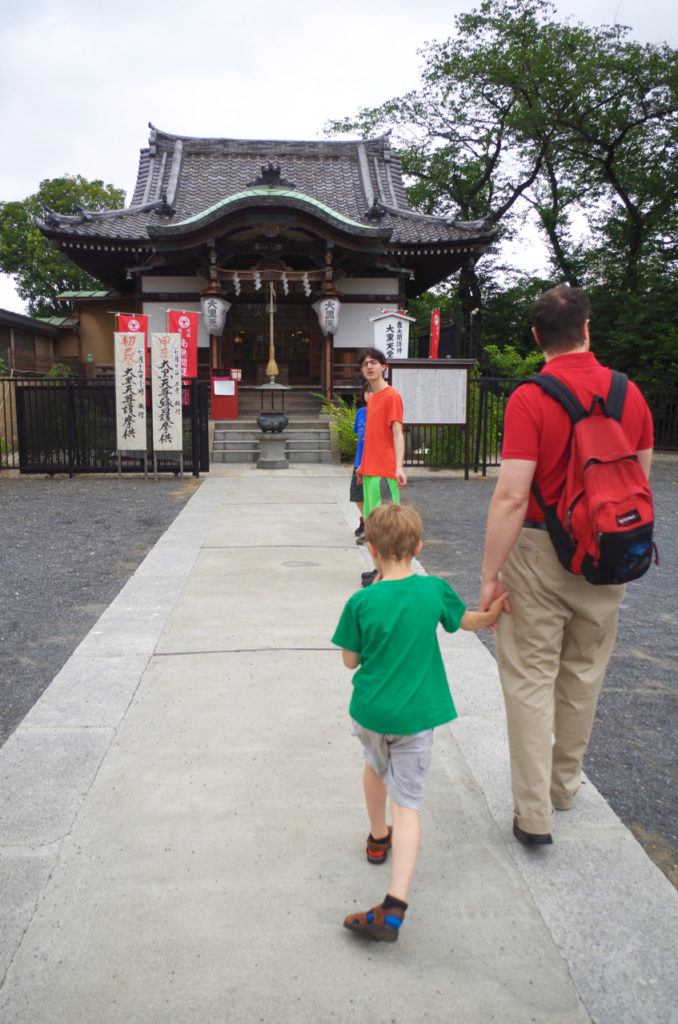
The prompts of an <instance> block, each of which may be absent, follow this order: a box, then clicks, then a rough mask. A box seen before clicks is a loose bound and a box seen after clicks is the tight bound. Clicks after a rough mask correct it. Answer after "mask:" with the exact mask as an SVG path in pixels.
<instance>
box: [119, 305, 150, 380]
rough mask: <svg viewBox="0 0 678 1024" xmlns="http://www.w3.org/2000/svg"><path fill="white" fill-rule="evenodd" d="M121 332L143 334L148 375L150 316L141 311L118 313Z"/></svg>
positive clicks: (145, 368) (145, 367)
mask: <svg viewBox="0 0 678 1024" xmlns="http://www.w3.org/2000/svg"><path fill="white" fill-rule="evenodd" d="M116 315H117V317H118V331H119V332H120V334H143V336H144V371H145V373H146V376H147V377H148V317H147V316H142V315H141V313H117V314H116Z"/></svg>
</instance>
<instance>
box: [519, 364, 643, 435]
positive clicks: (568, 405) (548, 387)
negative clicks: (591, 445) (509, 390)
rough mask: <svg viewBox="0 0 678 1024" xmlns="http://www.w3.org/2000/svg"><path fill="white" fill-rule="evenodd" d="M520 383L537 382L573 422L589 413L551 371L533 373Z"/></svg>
mask: <svg viewBox="0 0 678 1024" xmlns="http://www.w3.org/2000/svg"><path fill="white" fill-rule="evenodd" d="M522 383H523V384H537V385H538V386H539V387H540V388H541V389H542V391H545V392H546V394H547V395H550V396H551V398H553V399H555V401H556V402H558V404H559V405H562V407H563V409H564V410H565V412H566V413H567V414H568V416H569V417H570V419H571V420H572V422H573V423H578V422H579V420H583V419H585V418H586V417H587V416H588V415H589V414H588V411H587V410H586V409H585V408H584V406H583V405H582V404H581V402H580V401H579V399H578V398H577V397H576V395H574V394H573V392H572V391H570V389H569V388H568V386H567V384H563V382H562V380H559V379H558V378H557V377H554V376H553V374H552V373H538V374H535V376H534V377H528V378H527V380H524V381H522ZM622 404H623V399H622Z"/></svg>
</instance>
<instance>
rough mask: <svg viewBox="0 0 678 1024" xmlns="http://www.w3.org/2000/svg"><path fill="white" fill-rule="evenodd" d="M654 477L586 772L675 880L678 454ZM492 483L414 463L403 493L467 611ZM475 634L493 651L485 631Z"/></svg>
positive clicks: (429, 555) (430, 560)
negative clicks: (651, 556) (648, 543)
mask: <svg viewBox="0 0 678 1024" xmlns="http://www.w3.org/2000/svg"><path fill="white" fill-rule="evenodd" d="M651 481H652V486H653V491H654V498H655V540H656V543H657V547H658V549H659V558H660V564H659V566H652V568H651V569H650V570H649V571H648V573H647V574H646V575H645V576H644V577H643V578H642V579H640V580H635V581H634V582H633V583H631V584H629V585H628V587H627V589H626V596H625V598H624V602H623V604H622V610H621V615H620V623H619V630H618V634H617V643H616V647H615V652H614V654H613V656H612V659H611V661H610V664H609V667H608V670H607V676H606V680H605V684H604V687H603V692H602V695H601V698H600V701H599V703H598V710H597V714H596V721H595V726H594V730H593V735H592V738H591V744H590V746H589V750H588V754H587V756H586V759H585V762H584V770H585V771H586V774H587V775H588V776H589V778H590V779H591V781H592V782H593V783H594V785H595V786H596V787H597V788H598V789H599V790H600V792H601V793H602V794H603V796H604V797H605V798H606V800H607V801H608V802H609V803H610V805H611V806H612V808H613V810H614V811H615V813H616V814H618V815H619V817H620V818H621V819H622V821H623V822H624V823H625V824H626V825H627V826H628V828H630V829H631V831H632V832H633V834H634V835H635V836H636V838H637V839H638V840H639V842H640V843H641V844H642V845H643V847H644V848H645V850H646V851H647V853H648V854H649V856H650V857H652V859H653V860H654V861H655V863H656V864H657V865H658V866H659V867H660V868H661V869H662V870H663V871H664V873H665V874H666V875H667V877H668V878H669V879H670V880H671V881H672V882H673V884H674V885H676V886H678V797H677V795H676V781H677V780H678V745H677V744H676V740H675V737H676V734H677V732H678V677H677V668H676V666H677V665H678V629H677V626H678V574H676V559H677V557H678V537H676V535H675V533H674V532H673V529H672V527H674V528H675V522H676V513H675V502H676V495H677V494H678V456H676V455H672V454H663V453H660V454H656V455H655V457H654V461H653V466H652V474H651ZM493 489H494V480H493V479H490V478H485V479H483V478H479V479H473V480H469V481H464V480H463V479H460V478H451V477H450V476H449V475H448V474H444V475H440V476H438V475H437V474H428V475H427V476H425V477H423V476H420V475H418V474H417V471H416V470H414V471H413V475H412V476H411V478H410V482H409V484H408V487H407V491H406V492H404V495H403V497H404V498H405V496H406V500H408V501H409V502H410V503H411V504H413V505H415V506H416V508H417V510H418V511H419V513H420V515H421V516H422V519H423V522H424V547H423V550H422V553H421V555H420V561H421V563H422V565H423V566H424V568H425V569H426V571H427V572H430V573H435V574H436V575H439V576H442V577H444V578H445V579H447V580H448V581H449V582H450V584H451V585H452V586H453V587H454V588H455V590H457V592H458V593H459V595H460V597H462V598H463V600H464V601H466V602H467V604H468V605H469V607H473V608H475V607H477V605H478V590H479V581H480V567H481V563H482V554H483V542H484V535H485V520H486V516H487V506H488V504H489V501H490V498H491V496H492V491H493ZM478 635H479V636H480V637H481V639H482V640H483V642H484V643H485V644H486V646H487V647H488V648H490V650H492V651H493V653H494V646H493V637H492V634H491V633H490V632H489V631H488V630H484V631H482V633H480V634H478ZM453 685H454V684H453Z"/></svg>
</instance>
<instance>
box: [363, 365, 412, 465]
mask: <svg viewBox="0 0 678 1024" xmlns="http://www.w3.org/2000/svg"><path fill="white" fill-rule="evenodd" d="M402 422H403V400H402V398H401V397H400V395H399V394H398V392H397V391H396V389H395V388H392V387H391V385H390V384H387V385H386V387H385V388H383V389H382V390H381V391H375V392H373V393H372V394H371V395H370V396H369V398H368V400H367V424H366V428H365V447H364V448H363V459H362V462H361V463H360V472H361V473H362V475H363V476H383V477H387V478H388V479H389V480H395V475H396V458H395V443H394V441H393V424H394V423H402Z"/></svg>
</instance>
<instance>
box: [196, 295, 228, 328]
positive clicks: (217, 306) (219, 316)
mask: <svg viewBox="0 0 678 1024" xmlns="http://www.w3.org/2000/svg"><path fill="white" fill-rule="evenodd" d="M200 308H201V310H202V315H203V320H204V324H205V330H206V331H207V333H208V334H223V333H224V325H225V323H226V314H227V313H228V311H229V309H230V308H231V303H230V302H227V301H226V299H225V298H224V297H223V295H222V294H221V293H220V292H217V291H213V292H212V291H207V292H203V294H202V295H201V296H200Z"/></svg>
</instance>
